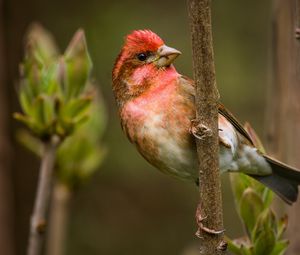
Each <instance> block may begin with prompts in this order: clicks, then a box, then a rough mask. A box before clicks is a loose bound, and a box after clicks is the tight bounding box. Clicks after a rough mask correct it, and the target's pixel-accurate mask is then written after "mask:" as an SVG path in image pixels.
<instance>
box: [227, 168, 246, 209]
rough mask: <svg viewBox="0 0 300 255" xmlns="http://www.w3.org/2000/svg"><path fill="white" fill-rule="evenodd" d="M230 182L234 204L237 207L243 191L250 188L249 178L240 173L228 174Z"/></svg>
mask: <svg viewBox="0 0 300 255" xmlns="http://www.w3.org/2000/svg"><path fill="white" fill-rule="evenodd" d="M230 181H231V187H232V190H233V193H234V196H235V199H236V203H237V205H239V203H240V200H241V197H242V195H243V193H244V191H245V189H247V188H248V187H249V186H250V178H249V177H248V176H247V175H245V174H242V173H230Z"/></svg>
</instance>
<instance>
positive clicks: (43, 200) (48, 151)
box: [27, 137, 59, 255]
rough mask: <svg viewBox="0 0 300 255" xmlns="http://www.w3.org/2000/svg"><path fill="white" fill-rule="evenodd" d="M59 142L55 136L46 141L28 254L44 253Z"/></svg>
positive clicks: (37, 254) (38, 254)
mask: <svg viewBox="0 0 300 255" xmlns="http://www.w3.org/2000/svg"><path fill="white" fill-rule="evenodd" d="M58 144H59V139H58V137H53V139H51V140H50V141H49V142H47V143H45V147H44V151H43V157H42V162H41V168H40V173H39V181H38V189H37V194H36V199H35V204H34V210H33V214H32V218H31V226H30V236H29V244H28V250H27V254H28V255H40V254H42V250H43V245H44V239H45V232H46V226H47V213H48V208H49V203H50V201H51V190H52V179H53V171H54V164H55V154H56V149H57V146H58Z"/></svg>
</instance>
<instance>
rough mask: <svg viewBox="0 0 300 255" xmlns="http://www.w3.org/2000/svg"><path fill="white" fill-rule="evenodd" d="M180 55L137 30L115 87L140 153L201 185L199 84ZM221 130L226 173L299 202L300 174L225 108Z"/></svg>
mask: <svg viewBox="0 0 300 255" xmlns="http://www.w3.org/2000/svg"><path fill="white" fill-rule="evenodd" d="M180 54H181V52H180V51H178V50H176V49H174V48H171V47H168V46H167V45H166V44H165V43H164V41H163V40H162V39H161V38H160V37H159V36H158V35H156V34H155V33H153V32H152V31H150V30H137V31H133V32H132V33H131V34H129V35H127V37H126V39H125V43H124V46H123V47H122V49H121V52H120V54H119V55H118V57H117V59H116V61H115V65H114V67H113V71H112V85H113V92H114V96H115V99H116V102H117V105H118V110H119V116H120V119H121V126H122V129H123V131H124V132H125V133H126V135H127V137H128V139H129V141H130V142H131V143H133V144H134V145H135V146H136V148H137V149H138V151H139V153H140V154H141V155H142V156H143V157H144V158H145V159H146V160H147V161H148V162H149V163H150V164H152V165H153V166H155V167H156V168H157V169H159V170H160V171H161V172H163V173H166V174H168V175H171V176H174V177H176V178H179V179H183V180H189V181H193V182H197V179H198V167H197V162H198V161H197V154H196V153H197V152H196V143H195V137H194V136H193V135H192V134H191V132H190V130H191V121H192V120H194V119H195V116H196V109H195V85H194V82H193V80H191V79H189V78H188V77H186V76H184V75H181V74H179V73H178V72H177V71H176V69H175V67H174V65H173V64H172V63H173V61H174V60H175V59H176V58H177V57H178V56H179V55H180ZM218 125H219V140H220V143H219V146H220V149H219V168H220V171H221V173H223V172H242V173H245V174H247V175H249V176H251V177H253V178H255V179H256V180H258V181H259V182H261V183H263V184H264V185H266V186H268V187H269V188H271V189H272V190H273V191H274V192H275V193H277V195H279V196H280V197H281V198H282V199H283V200H284V201H285V202H287V203H288V204H292V203H293V202H295V201H296V200H297V195H298V185H299V184H300V172H298V171H297V169H295V168H292V167H290V166H288V165H286V164H284V163H281V162H280V161H277V160H275V159H273V158H271V157H269V156H268V155H265V154H263V153H262V152H260V151H259V150H258V149H257V148H256V147H255V146H254V143H253V141H252V139H251V136H250V135H249V134H248V133H247V132H246V130H245V129H244V128H243V126H242V125H241V124H240V123H239V122H238V121H237V120H236V118H235V117H234V116H233V115H232V114H231V113H230V112H229V111H228V110H226V108H225V107H224V106H223V105H221V104H220V105H219V120H218ZM200 163H201V162H200Z"/></svg>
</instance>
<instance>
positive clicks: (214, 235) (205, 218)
mask: <svg viewBox="0 0 300 255" xmlns="http://www.w3.org/2000/svg"><path fill="white" fill-rule="evenodd" d="M210 6H211V1H210V0H188V10H189V17H190V27H191V36H192V50H193V64H194V78H195V83H196V106H197V114H196V120H195V121H193V123H192V124H193V128H192V129H193V130H194V133H195V134H196V137H200V138H201V139H196V142H197V151H198V160H199V162H200V164H199V193H200V202H199V204H198V208H197V212H196V220H197V223H198V228H199V229H198V231H197V235H198V236H200V237H201V239H200V240H201V247H200V254H205V255H216V254H224V251H225V250H226V244H225V242H224V240H223V232H224V230H223V215H222V214H223V213H222V197H221V184H220V174H219V138H218V137H219V136H218V100H219V93H218V90H217V87H216V77H215V67H214V56H213V45H212V30H211V11H210Z"/></svg>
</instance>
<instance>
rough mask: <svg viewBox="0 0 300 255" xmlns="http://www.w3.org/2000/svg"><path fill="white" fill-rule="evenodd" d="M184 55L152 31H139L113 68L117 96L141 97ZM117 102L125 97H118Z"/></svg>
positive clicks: (129, 36)
mask: <svg viewBox="0 0 300 255" xmlns="http://www.w3.org/2000/svg"><path fill="white" fill-rule="evenodd" d="M180 54H181V52H180V51H178V50H176V49H174V48H171V47H168V46H166V45H165V43H164V41H163V40H162V39H161V38H160V37H159V36H158V35H157V34H155V33H153V32H152V31H150V30H136V31H133V32H132V33H131V34H129V35H127V36H126V38H125V43H124V45H123V47H122V50H121V52H120V54H119V56H118V58H117V59H116V62H115V65H114V69H113V73H112V75H113V87H114V91H115V94H122V97H124V96H125V95H127V97H132V96H133V95H135V96H137V95H139V94H141V93H142V92H143V91H145V89H146V88H148V87H149V86H150V83H151V81H153V78H154V77H157V73H159V72H161V71H168V69H170V68H172V63H173V61H174V60H175V59H176V58H177V57H178V55H180ZM119 90H121V91H119ZM116 96H117V99H118V97H120V96H121V95H119V96H118V95H116Z"/></svg>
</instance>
